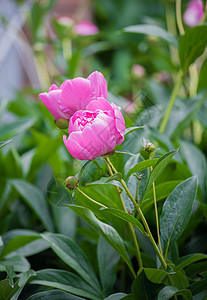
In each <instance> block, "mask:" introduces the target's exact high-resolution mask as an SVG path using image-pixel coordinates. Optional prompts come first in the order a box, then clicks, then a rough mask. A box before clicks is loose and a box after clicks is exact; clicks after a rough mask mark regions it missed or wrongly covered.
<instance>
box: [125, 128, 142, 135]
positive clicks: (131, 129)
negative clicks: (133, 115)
mask: <svg viewBox="0 0 207 300" xmlns="http://www.w3.org/2000/svg"><path fill="white" fill-rule="evenodd" d="M144 127H145V126H135V127H129V128H126V129H125V133H124V136H125V137H126V136H127V135H128V134H130V133H131V132H133V131H135V130H138V129H143V128H144Z"/></svg>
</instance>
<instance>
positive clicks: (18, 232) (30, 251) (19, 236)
mask: <svg viewBox="0 0 207 300" xmlns="http://www.w3.org/2000/svg"><path fill="white" fill-rule="evenodd" d="M3 241H4V248H3V249H2V252H3V255H2V252H1V251H0V253H1V257H2V256H6V255H8V254H9V257H10V256H15V255H23V256H31V255H34V254H36V253H39V252H42V251H44V250H46V249H47V248H49V246H48V244H47V243H46V242H45V241H44V240H42V239H41V237H40V235H39V233H37V232H35V231H32V230H25V229H15V230H11V231H8V232H6V233H5V234H4V235H3Z"/></svg>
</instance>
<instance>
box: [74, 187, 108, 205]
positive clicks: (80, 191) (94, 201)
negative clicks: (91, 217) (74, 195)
mask: <svg viewBox="0 0 207 300" xmlns="http://www.w3.org/2000/svg"><path fill="white" fill-rule="evenodd" d="M76 190H77V191H78V192H79V193H81V194H82V195H83V196H85V197H86V198H87V199H88V200H90V201H91V202H93V203H95V204H97V205H99V206H101V207H103V208H108V207H107V206H105V205H103V204H101V203H99V202H97V201H96V200H94V199H92V198H91V197H89V196H88V195H87V194H85V193H84V192H83V191H82V190H80V189H79V188H78V187H77V188H76Z"/></svg>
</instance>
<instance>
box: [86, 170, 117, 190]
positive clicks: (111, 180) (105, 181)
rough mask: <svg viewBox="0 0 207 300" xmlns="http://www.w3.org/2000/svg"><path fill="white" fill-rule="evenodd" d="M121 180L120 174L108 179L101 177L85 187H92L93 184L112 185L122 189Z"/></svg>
mask: <svg viewBox="0 0 207 300" xmlns="http://www.w3.org/2000/svg"><path fill="white" fill-rule="evenodd" d="M121 179H122V175H121V173H116V174H114V175H112V176H110V177H101V179H99V180H97V181H94V182H92V183H89V184H87V186H90V185H94V184H112V185H115V186H117V187H119V188H122V189H123V186H122V184H121Z"/></svg>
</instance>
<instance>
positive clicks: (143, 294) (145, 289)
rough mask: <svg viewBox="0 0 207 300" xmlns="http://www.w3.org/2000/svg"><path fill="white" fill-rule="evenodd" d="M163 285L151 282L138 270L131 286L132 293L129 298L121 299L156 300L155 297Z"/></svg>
mask: <svg viewBox="0 0 207 300" xmlns="http://www.w3.org/2000/svg"><path fill="white" fill-rule="evenodd" d="M163 286H164V285H163V284H158V283H153V282H151V281H150V280H149V279H148V278H147V276H146V274H145V272H144V270H143V269H140V270H139V272H138V275H137V278H136V279H135V281H134V282H133V284H132V293H131V294H130V295H129V296H130V297H129V296H126V297H124V298H123V300H125V299H126V300H137V299H142V300H152V299H156V295H157V293H158V292H159V290H160V289H161V288H163Z"/></svg>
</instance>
